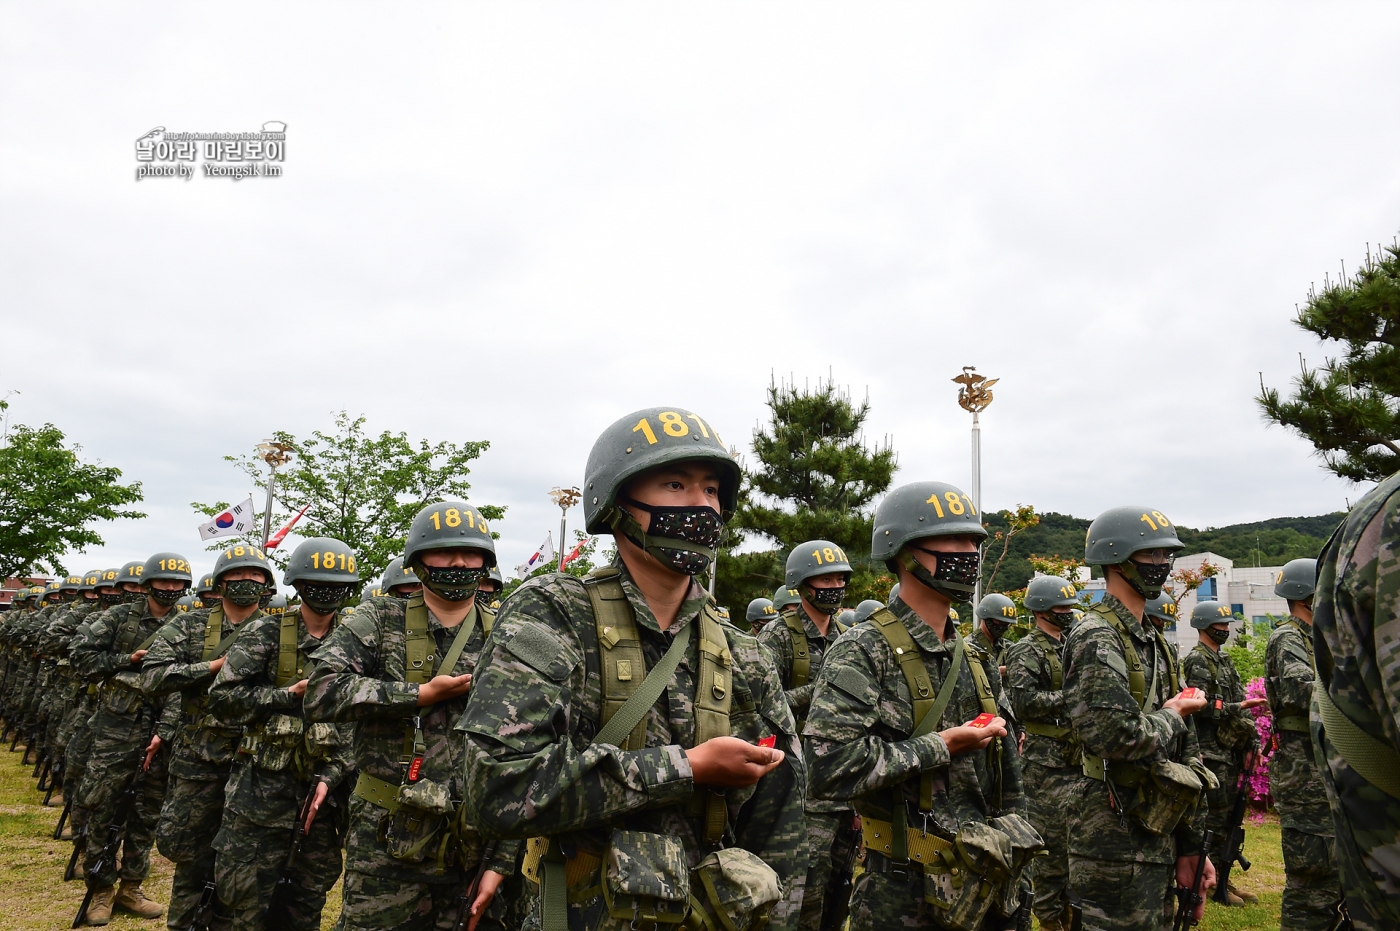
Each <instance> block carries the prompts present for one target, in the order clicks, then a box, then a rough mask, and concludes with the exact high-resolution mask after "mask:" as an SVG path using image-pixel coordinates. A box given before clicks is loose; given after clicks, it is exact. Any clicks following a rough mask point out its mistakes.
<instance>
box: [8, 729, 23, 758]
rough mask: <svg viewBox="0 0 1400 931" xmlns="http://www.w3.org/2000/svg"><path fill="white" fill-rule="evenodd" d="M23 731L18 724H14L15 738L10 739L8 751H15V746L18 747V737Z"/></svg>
mask: <svg viewBox="0 0 1400 931" xmlns="http://www.w3.org/2000/svg"><path fill="white" fill-rule="evenodd" d="M23 733H24V729H23V728H22V727H21V726H20V725H18V724H16V725H15V739H14V740H12V741H10V752H11V753H14V752H15V747H18V746H19V738H20V735H21V734H23Z"/></svg>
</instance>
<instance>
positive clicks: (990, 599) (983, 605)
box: [974, 592, 1020, 630]
mask: <svg viewBox="0 0 1400 931" xmlns="http://www.w3.org/2000/svg"><path fill="white" fill-rule="evenodd" d="M974 613H975V614H976V615H977V620H979V621H991V622H993V623H994V624H998V625H1000V629H1001V630H1005V629H1006V628H1008V627H1010V626H1011V625H1012V624H1015V623H1016V621H1017V619H1018V618H1019V617H1020V612H1019V611H1017V610H1016V602H1014V601H1012V600H1011V599H1010V598H1007V597H1006V596H1005V595H1003V594H1002V593H1001V592H988V593H987V594H985V595H983V596H982V600H981V601H979V602H977V610H976V611H975V612H974Z"/></svg>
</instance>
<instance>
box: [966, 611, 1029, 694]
mask: <svg viewBox="0 0 1400 931" xmlns="http://www.w3.org/2000/svg"><path fill="white" fill-rule="evenodd" d="M973 615H974V617H976V619H977V628H976V629H975V630H973V632H972V633H970V634H968V636H967V641H968V646H971V647H975V648H977V649H979V650H981V651H982V652H983V653H985V654H986V655H987V657H988V658H989V659H990V660H991V661H992V665H993V666H996V667H997V672H998V673H999V674H1000V675H1002V676H1003V677H1004V676H1005V675H1006V651H1007V649H1008V648H1010V646H1011V644H1012V642H1013V641H1011V640H1008V639H1006V632H1007V631H1008V630H1010V629H1011V628H1012V626H1013V625H1014V624H1016V622H1017V611H1016V602H1014V601H1012V600H1011V599H1010V598H1007V597H1006V596H1005V595H1003V594H1002V593H1001V592H988V593H987V594H985V595H983V596H982V600H981V601H979V602H977V610H976V611H974V612H973Z"/></svg>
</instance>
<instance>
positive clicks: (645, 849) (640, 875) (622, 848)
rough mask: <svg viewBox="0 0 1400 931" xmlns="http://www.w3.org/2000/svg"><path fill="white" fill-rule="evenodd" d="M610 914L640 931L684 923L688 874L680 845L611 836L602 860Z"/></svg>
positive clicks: (650, 837)
mask: <svg viewBox="0 0 1400 931" xmlns="http://www.w3.org/2000/svg"><path fill="white" fill-rule="evenodd" d="M603 901H604V903H605V904H606V905H607V907H608V914H609V915H611V916H612V917H613V918H615V919H618V920H619V921H630V922H631V923H632V927H633V928H634V929H637V931H646V929H650V928H655V927H656V926H657V925H678V924H680V923H681V922H683V921H685V915H686V911H687V910H688V909H689V906H690V871H689V869H688V868H687V867H686V862H685V847H684V846H682V845H681V842H680V839H679V838H676V837H670V836H667V835H665V834H647V833H644V832H642V831H623V830H617V831H613V833H612V838H611V839H610V840H609V842H608V852H607V855H606V856H605V857H604V858H603Z"/></svg>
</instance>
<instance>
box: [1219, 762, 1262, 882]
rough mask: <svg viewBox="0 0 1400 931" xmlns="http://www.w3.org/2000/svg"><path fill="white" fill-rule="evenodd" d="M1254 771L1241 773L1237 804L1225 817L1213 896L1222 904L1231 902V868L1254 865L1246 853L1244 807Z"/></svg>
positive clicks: (1247, 867) (1236, 798) (1245, 867)
mask: <svg viewBox="0 0 1400 931" xmlns="http://www.w3.org/2000/svg"><path fill="white" fill-rule="evenodd" d="M1253 773H1254V769H1253V768H1252V767H1251V768H1250V769H1249V770H1248V771H1247V772H1243V773H1241V774H1240V783H1239V786H1238V790H1237V791H1236V793H1235V804H1234V805H1233V806H1231V808H1230V817H1229V818H1227V819H1225V847H1224V856H1222V857H1221V860H1222V861H1223V862H1220V863H1217V864H1216V865H1215V895H1213V896H1211V898H1213V899H1215V901H1217V902H1219V903H1220V904H1221V905H1228V904H1230V870H1231V869H1232V868H1233V867H1234V865H1235V864H1236V863H1239V865H1240V869H1242V870H1244V871H1245V872H1246V873H1248V872H1249V868H1250V866H1251V865H1252V864H1251V863H1250V862H1249V858H1248V857H1246V856H1245V855H1244V808H1245V805H1246V804H1247V803H1248V801H1249V798H1248V795H1249V793H1248V792H1247V791H1245V786H1247V785H1248V784H1249V777H1250V776H1251V775H1252V774H1253Z"/></svg>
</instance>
